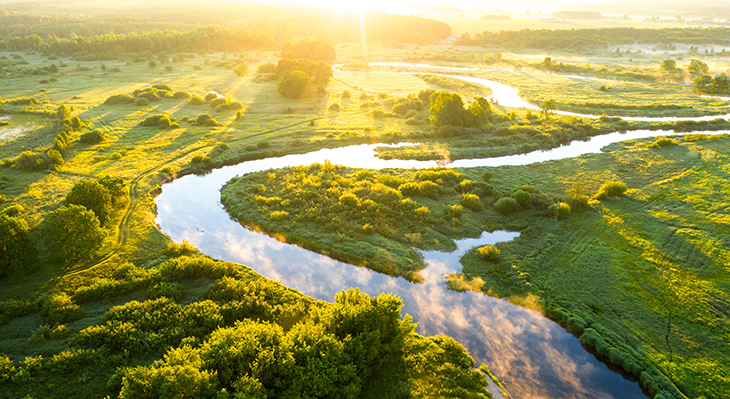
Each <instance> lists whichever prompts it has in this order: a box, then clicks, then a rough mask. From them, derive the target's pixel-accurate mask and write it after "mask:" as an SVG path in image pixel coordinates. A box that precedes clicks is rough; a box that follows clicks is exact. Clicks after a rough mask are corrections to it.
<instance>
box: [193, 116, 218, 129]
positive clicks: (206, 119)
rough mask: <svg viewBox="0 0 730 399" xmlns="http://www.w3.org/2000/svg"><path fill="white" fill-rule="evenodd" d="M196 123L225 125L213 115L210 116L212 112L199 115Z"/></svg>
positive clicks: (197, 124)
mask: <svg viewBox="0 0 730 399" xmlns="http://www.w3.org/2000/svg"><path fill="white" fill-rule="evenodd" d="M195 125H196V126H223V124H222V123H220V122H218V121H217V120H215V119H213V117H212V116H210V114H200V115H198V117H197V118H196V119H195Z"/></svg>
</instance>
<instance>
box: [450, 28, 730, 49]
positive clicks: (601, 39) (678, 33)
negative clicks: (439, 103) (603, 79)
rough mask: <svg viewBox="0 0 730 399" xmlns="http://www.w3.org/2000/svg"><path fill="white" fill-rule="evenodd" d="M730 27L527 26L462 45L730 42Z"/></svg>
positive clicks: (465, 39)
mask: <svg viewBox="0 0 730 399" xmlns="http://www.w3.org/2000/svg"><path fill="white" fill-rule="evenodd" d="M728 37H730V28H716V29H694V28H666V29H637V28H598V29H555V30H553V29H523V30H520V31H499V32H490V31H485V32H483V33H481V34H480V33H477V34H476V35H474V36H470V35H468V34H465V35H463V36H462V37H461V39H460V40H459V42H458V43H459V44H462V45H471V46H477V45H478V46H487V47H504V48H539V49H575V48H580V47H595V46H601V47H612V46H619V45H633V44H646V45H654V44H667V45H669V44H673V43H676V44H700V43H706V44H720V45H730V40H729V39H728Z"/></svg>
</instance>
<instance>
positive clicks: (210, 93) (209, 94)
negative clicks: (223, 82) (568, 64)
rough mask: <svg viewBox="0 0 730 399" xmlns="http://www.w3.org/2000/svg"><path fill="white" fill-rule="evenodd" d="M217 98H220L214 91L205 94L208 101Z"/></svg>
mask: <svg viewBox="0 0 730 399" xmlns="http://www.w3.org/2000/svg"><path fill="white" fill-rule="evenodd" d="M216 98H219V96H218V93H213V92H212V91H211V92H208V94H206V95H205V101H206V102H210V101H213V100H214V99H216Z"/></svg>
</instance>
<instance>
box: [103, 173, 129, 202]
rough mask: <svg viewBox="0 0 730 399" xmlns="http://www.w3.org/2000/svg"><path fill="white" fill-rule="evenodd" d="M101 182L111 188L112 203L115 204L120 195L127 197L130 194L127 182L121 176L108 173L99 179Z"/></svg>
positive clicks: (108, 188)
mask: <svg viewBox="0 0 730 399" xmlns="http://www.w3.org/2000/svg"><path fill="white" fill-rule="evenodd" d="M98 181H99V184H101V185H102V186H104V187H105V188H106V189H107V190H109V194H110V195H111V204H112V205H115V204H116V202H117V199H118V198H119V197H124V198H126V197H127V195H128V194H129V193H128V192H127V183H126V182H125V181H124V179H122V178H121V177H111V176H109V175H106V176H104V177H102V178H101V179H99V180H98Z"/></svg>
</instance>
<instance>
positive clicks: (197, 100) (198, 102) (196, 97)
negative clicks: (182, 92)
mask: <svg viewBox="0 0 730 399" xmlns="http://www.w3.org/2000/svg"><path fill="white" fill-rule="evenodd" d="M204 103H205V101H204V100H203V99H202V98H200V96H199V95H197V94H193V95H192V96H191V97H190V100H188V104H190V105H203V104H204Z"/></svg>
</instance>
